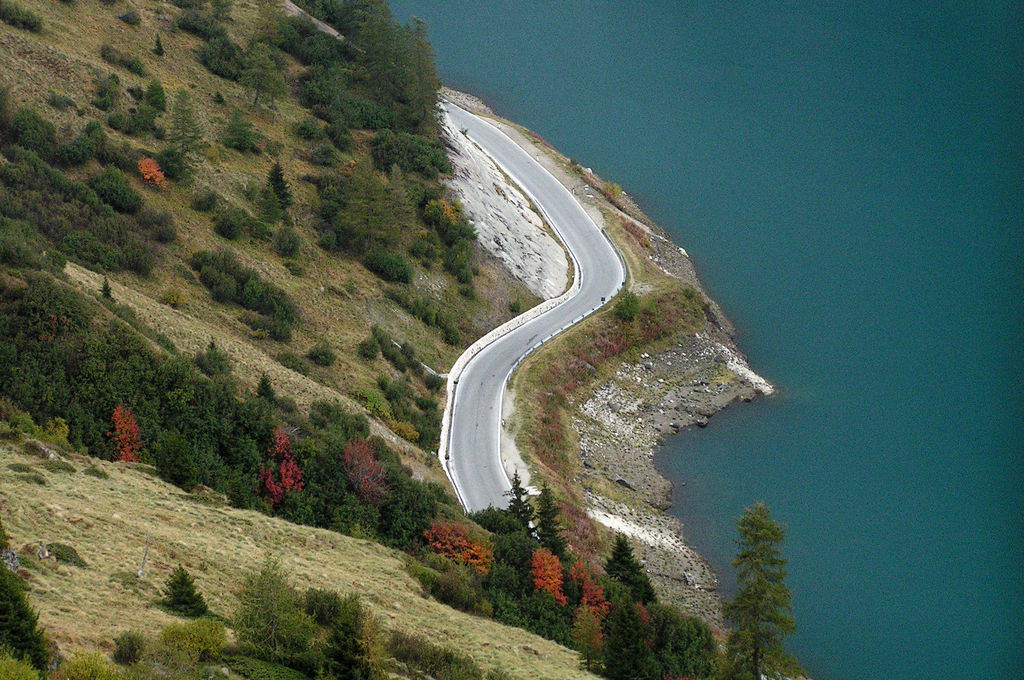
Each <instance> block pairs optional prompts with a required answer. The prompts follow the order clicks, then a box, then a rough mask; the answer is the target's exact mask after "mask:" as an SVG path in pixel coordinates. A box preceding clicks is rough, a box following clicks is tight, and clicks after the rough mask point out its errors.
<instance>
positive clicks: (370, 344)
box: [358, 336, 380, 361]
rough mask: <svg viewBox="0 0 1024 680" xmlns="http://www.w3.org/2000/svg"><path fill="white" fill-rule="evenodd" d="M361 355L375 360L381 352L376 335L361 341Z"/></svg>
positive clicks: (369, 359) (359, 348) (368, 359)
mask: <svg viewBox="0 0 1024 680" xmlns="http://www.w3.org/2000/svg"><path fill="white" fill-rule="evenodd" d="M358 350H359V356H360V357H362V358H363V359H366V360H367V361H373V360H374V359H376V358H377V355H379V354H380V344H379V343H378V342H377V340H376V339H375V338H374V337H372V336H371V337H369V338H367V339H366V340H363V341H362V342H360V343H359V347H358Z"/></svg>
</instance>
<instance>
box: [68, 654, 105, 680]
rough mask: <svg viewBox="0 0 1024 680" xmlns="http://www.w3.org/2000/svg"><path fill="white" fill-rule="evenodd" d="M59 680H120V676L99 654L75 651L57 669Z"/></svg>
mask: <svg viewBox="0 0 1024 680" xmlns="http://www.w3.org/2000/svg"><path fill="white" fill-rule="evenodd" d="M56 677H58V678H60V679H61V680H120V677H121V674H120V673H119V672H118V671H117V669H116V668H114V667H113V666H111V665H110V662H109V661H107V659H106V657H105V656H103V654H101V653H100V652H86V651H77V652H75V653H74V654H73V655H72V656H71V658H70V659H67V660H66V661H64V662H63V663H62V664H61V665H60V667H59V668H58V669H57V675H56Z"/></svg>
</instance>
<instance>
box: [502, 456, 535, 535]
mask: <svg viewBox="0 0 1024 680" xmlns="http://www.w3.org/2000/svg"><path fill="white" fill-rule="evenodd" d="M508 496H509V501H508V511H509V512H510V513H512V516H513V517H515V518H516V519H517V520H519V523H520V524H522V525H523V528H524V529H526V531H530V522H532V521H533V506H532V505H530V500H529V498H527V494H526V489H524V488H523V481H522V480H521V479H520V478H519V471H518V470H516V471H515V472H513V473H512V488H511V489H510V490H509V491H508Z"/></svg>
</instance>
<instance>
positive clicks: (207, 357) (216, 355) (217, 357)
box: [195, 340, 231, 377]
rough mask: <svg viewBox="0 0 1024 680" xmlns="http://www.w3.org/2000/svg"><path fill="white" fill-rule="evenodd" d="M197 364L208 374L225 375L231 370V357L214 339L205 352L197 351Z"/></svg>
mask: <svg viewBox="0 0 1024 680" xmlns="http://www.w3.org/2000/svg"><path fill="white" fill-rule="evenodd" d="M195 361H196V366H197V367H198V368H199V370H200V371H202V372H203V373H205V374H206V375H208V376H211V377H212V376H215V375H225V374H227V373H230V372H231V357H229V356H228V354H227V352H225V351H224V350H222V349H221V348H220V347H218V346H217V343H215V342H214V341H213V340H210V344H209V345H208V346H207V348H206V351H205V352H197V353H196V359H195Z"/></svg>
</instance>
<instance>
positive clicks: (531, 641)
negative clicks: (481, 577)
mask: <svg viewBox="0 0 1024 680" xmlns="http://www.w3.org/2000/svg"><path fill="white" fill-rule="evenodd" d="M18 462H20V463H32V462H34V461H33V459H32V458H30V457H28V456H26V455H23V454H18V453H15V452H14V451H12V450H11V449H10V448H9V447H7V446H0V501H2V506H0V507H2V510H0V512H2V513H3V520H4V526H5V527H6V529H7V532H8V533H9V534H11V535H12V537H13V541H12V544H13V545H15V546H16V547H19V548H20V547H21V546H23V545H26V544H28V543H30V542H34V541H40V540H41V541H47V542H61V543H65V544H68V545H70V546H73V547H74V548H75V550H76V551H77V552H78V553H79V554H80V555H81V556H82V558H83V559H84V560H85V562H86V563H87V564H88V568H84V569H83V568H77V567H69V566H67V565H64V564H53V563H52V562H50V561H42V562H38V561H37V562H36V563H35V564H33V565H32V566H31V567H30V568H29V572H30V573H31V578H30V579H29V586H30V589H31V591H30V598H31V601H32V604H33V606H34V607H35V608H36V609H37V610H38V611H39V615H40V623H41V625H42V626H43V628H44V629H46V631H47V633H48V634H49V635H50V636H52V637H53V638H54V639H55V640H56V641H57V642H58V643H59V644H60V645H61V647H62V648H63V649H65V650H67V649H69V648H71V647H74V646H83V647H87V648H102V649H105V650H110V649H111V648H112V641H113V639H114V638H115V637H117V635H119V634H120V633H122V632H123V631H125V630H129V629H132V630H139V631H142V632H146V633H151V634H152V633H155V632H156V631H157V630H159V629H160V628H162V627H164V626H166V625H167V624H169V623H171V622H173V621H175V620H176V619H175V618H174V617H172V616H171V615H169V614H168V613H166V612H165V611H164V610H162V609H160V608H159V607H156V606H155V601H156V600H157V599H158V598H159V597H160V589H161V588H162V586H163V583H164V582H165V581H166V579H167V577H168V576H169V575H170V573H171V571H172V570H173V569H174V567H175V566H177V565H178V564H182V565H183V566H185V568H186V569H188V570H189V572H190V573H191V574H192V575H193V577H194V578H195V581H196V585H197V587H198V588H199V590H200V591H201V592H202V593H203V595H204V597H206V599H207V602H208V603H209V605H210V608H211V610H213V611H214V612H215V613H217V614H221V615H230V614H231V613H232V612H233V611H234V608H235V605H236V600H235V595H234V593H235V592H236V591H237V589H238V587H239V585H240V584H241V582H242V580H243V578H244V576H245V575H246V574H247V573H248V572H250V571H251V570H253V569H256V568H257V567H258V566H259V565H260V564H261V563H262V562H263V560H264V559H265V557H266V556H267V555H276V556H278V557H279V558H280V560H281V563H282V565H283V566H284V567H285V569H286V570H287V571H288V572H289V573H290V574H291V575H292V577H293V579H294V581H295V583H296V585H297V586H298V587H299V588H301V589H305V588H310V587H313V588H331V589H335V590H338V591H340V592H342V593H350V592H356V593H360V594H361V595H362V596H363V598H364V601H365V602H366V604H367V606H368V607H369V609H370V610H371V611H372V612H373V613H374V614H375V615H377V616H378V617H379V618H380V619H381V621H382V622H383V623H384V625H385V626H386V627H387V628H390V629H393V630H400V631H403V632H406V633H416V634H420V635H426V636H428V637H430V638H431V639H432V640H433V641H434V642H437V643H439V644H444V645H448V646H451V647H453V648H456V649H459V650H461V651H464V652H466V653H468V654H470V655H471V656H472V657H473V658H474V659H475V660H476V661H477V662H478V663H480V664H481V665H482V666H483V667H485V668H486V667H502V668H505V669H506V670H511V671H512V674H513V676H514V677H516V678H538V679H539V678H556V677H557V678H586V677H594V676H591V675H589V674H587V673H584V672H583V671H580V670H578V664H579V660H578V656H577V654H576V653H575V652H572V651H570V650H568V649H565V648H563V647H560V646H558V645H556V644H554V643H552V642H549V641H547V640H544V639H542V638H540V637H537V636H535V635H532V634H530V633H527V632H525V631H523V630H520V629H516V628H510V627H507V626H502V625H500V624H498V623H495V622H494V621H491V620H488V619H482V618H477V617H473V616H470V615H467V614H463V613H461V612H458V611H456V610H454V609H451V608H449V607H446V606H444V605H441V604H440V603H438V602H436V601H433V600H429V599H426V598H425V597H424V596H423V595H422V594H421V588H420V586H419V585H418V584H417V583H416V582H415V581H414V580H413V579H412V577H410V576H409V575H408V574H407V573H406V570H405V560H406V557H405V556H404V555H403V554H402V553H399V552H397V551H394V550H390V549H387V548H384V547H383V546H381V545H379V544H377V543H372V542H370V541H363V540H358V539H354V538H350V537H347V536H342V535H340V534H337V533H334V532H331V531H326V530H323V529H314V528H311V527H302V526H297V525H293V524H289V523H288V522H285V521H283V520H280V519H276V518H271V517H267V516H264V515H260V514H258V513H255V512H251V511H245V510H237V509H234V508H228V507H210V506H209V505H205V504H203V503H199V502H196V500H195V499H193V498H192V497H191V496H190V495H189V494H186V493H184V492H183V491H182V490H181V489H178V488H177V487H173V486H170V485H168V484H165V483H163V482H160V481H159V480H156V479H154V478H152V477H151V476H149V475H147V474H144V473H143V472H141V471H140V470H139V469H138V468H135V467H132V466H127V465H124V464H120V463H107V462H102V461H88V462H91V463H92V464H94V465H95V466H96V467H98V468H100V469H102V470H103V471H104V472H106V473H107V474H108V475H109V479H100V478H97V477H95V476H92V475H83V474H77V475H69V474H61V475H54V474H49V473H44V474H47V477H48V482H49V483H48V484H47V485H46V486H35V485H30V484H28V483H26V482H24V481H22V480H20V479H19V478H18V477H17V475H16V473H14V472H12V471H10V470H8V468H7V465H8V464H10V463H18ZM79 462H80V463H83V464H84V463H86V462H87V461H85V460H83V461H79ZM147 535H148V536H149V537H150V549H149V557H148V559H147V568H146V572H145V574H144V575H143V577H142V578H138V577H136V575H135V572H136V570H137V569H138V568H139V564H140V562H141V560H142V555H143V553H144V551H145V546H146V537H147Z"/></svg>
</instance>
